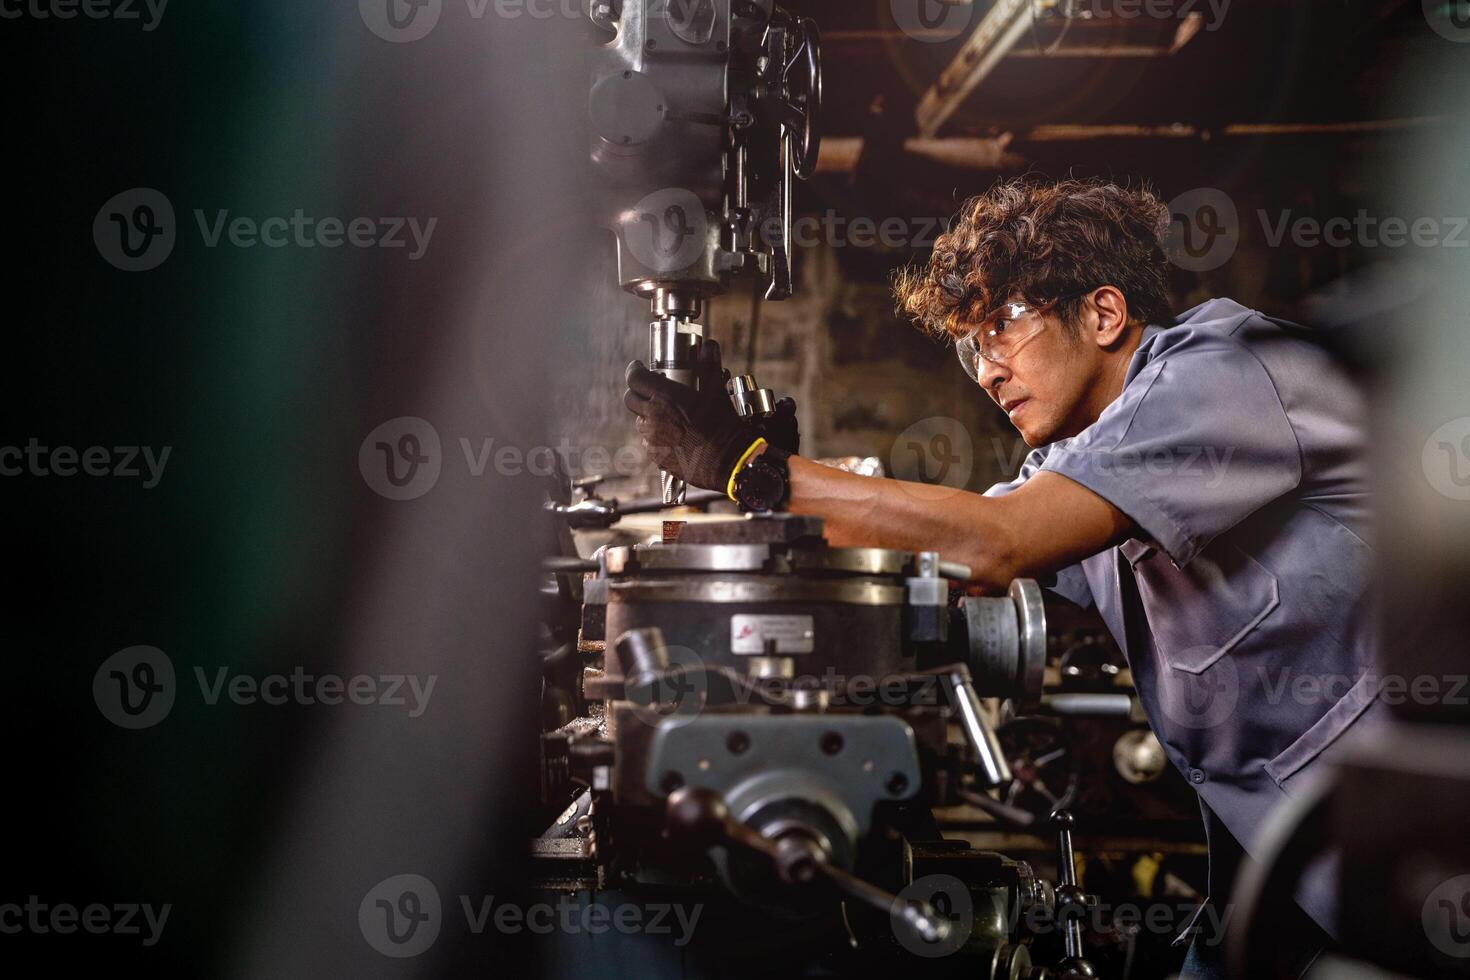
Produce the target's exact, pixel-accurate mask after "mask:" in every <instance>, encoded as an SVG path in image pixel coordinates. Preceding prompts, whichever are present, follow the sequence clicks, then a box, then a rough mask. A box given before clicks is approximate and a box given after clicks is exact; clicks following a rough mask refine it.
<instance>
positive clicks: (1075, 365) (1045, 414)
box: [975, 296, 1102, 448]
mask: <svg viewBox="0 0 1470 980" xmlns="http://www.w3.org/2000/svg"><path fill="white" fill-rule="evenodd" d="M1011 302H1014V303H1025V300H1024V299H1023V298H1022V297H1020V296H1013V297H1011ZM1028 310H1030V312H1027V313H1025V314H1024V315H1023V316H1022V317H1016V318H1014V319H1012V320H1009V321H1008V322H1003V323H1002V330H1003V331H1010V332H1011V333H1012V334H1013V335H1019V334H1026V335H1027V336H1026V337H1025V339H1024V340H1021V341H1019V342H1018V343H1016V344H1015V346H1014V348H1013V349H1011V350H1009V351H1006V352H1005V355H1004V356H1003V358H1002V359H1001V363H996V362H994V361H991V360H987V359H986V358H984V357H980V358H977V363H976V370H975V374H976V379H977V381H978V382H979V384H980V386H981V387H982V388H984V389H985V393H986V394H988V395H989V396H990V397H991V399H992V400H993V401H994V402H995V403H996V404H997V405H999V406H1000V407H1001V409H1002V411H1004V412H1005V413H1006V417H1007V418H1009V419H1010V420H1011V424H1012V425H1014V426H1015V427H1016V429H1017V430H1018V431H1019V432H1020V433H1021V438H1022V439H1024V440H1025V441H1026V445H1028V446H1031V447H1032V448H1035V447H1037V446H1044V445H1046V444H1048V443H1051V442H1055V441H1057V440H1058V439H1066V438H1068V437H1070V436H1074V435H1076V434H1077V433H1079V432H1081V431H1082V430H1083V429H1085V428H1087V426H1089V425H1091V424H1092V423H1093V422H1094V421H1096V418H1097V415H1096V410H1095V409H1094V407H1093V406H1092V399H1090V397H1089V396H1090V395H1091V394H1092V393H1093V391H1094V388H1095V387H1096V384H1097V381H1098V378H1099V377H1100V374H1101V369H1102V359H1101V351H1100V350H1099V349H1098V347H1097V345H1096V344H1090V343H1087V342H1086V340H1085V337H1086V329H1085V324H1084V328H1083V330H1082V336H1075V335H1074V333H1069V332H1068V331H1067V329H1066V328H1065V327H1064V326H1063V325H1062V322H1061V317H1060V316H1058V315H1057V314H1056V313H1055V312H1054V311H1052V310H1050V309H1044V310H1043V311H1036V310H1035V309H1034V308H1031V307H1029V304H1028ZM1034 318H1039V319H1034ZM991 322H994V321H991ZM1033 331H1034V332H1033Z"/></svg>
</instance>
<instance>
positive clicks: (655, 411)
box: [623, 341, 1133, 592]
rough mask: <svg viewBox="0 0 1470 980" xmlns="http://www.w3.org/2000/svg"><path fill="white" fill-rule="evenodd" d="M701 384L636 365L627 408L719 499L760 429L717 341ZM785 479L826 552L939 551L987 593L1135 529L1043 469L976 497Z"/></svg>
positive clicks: (679, 466) (826, 476)
mask: <svg viewBox="0 0 1470 980" xmlns="http://www.w3.org/2000/svg"><path fill="white" fill-rule="evenodd" d="M700 375H701V383H700V385H699V386H698V387H697V388H688V387H685V386H684V385H680V384H675V383H674V382H672V381H670V380H668V379H667V378H663V377H660V376H658V375H657V374H654V373H653V372H652V371H649V370H648V369H647V368H646V367H644V366H643V365H642V364H641V363H639V362H637V361H635V362H633V363H632V364H630V365H628V391H627V393H626V394H625V396H624V399H623V400H624V402H625V404H626V405H627V406H628V409H629V410H630V411H632V412H633V413H634V414H635V415H636V416H637V417H638V423H637V425H638V432H639V434H640V435H641V436H642V437H643V439H644V442H645V443H646V444H647V445H648V447H649V451H650V453H651V454H652V455H653V458H654V461H655V462H656V463H658V465H659V466H660V467H663V468H664V469H666V470H667V471H669V472H671V473H673V474H674V475H676V476H679V477H681V478H682V479H684V480H686V481H688V482H689V483H690V484H691V485H693V486H697V487H704V488H706V489H711V490H723V489H726V487H727V485H728V483H729V481H730V478H731V475H732V473H733V472H734V470H735V468H736V466H737V465H738V463H739V461H741V460H742V459H743V458H744V456H745V453H746V452H747V450H748V448H749V447H750V446H751V443H752V439H753V437H754V436H755V435H757V434H760V431H759V430H758V429H757V428H755V427H753V426H752V425H751V424H750V423H749V422H748V421H746V420H743V419H741V418H739V417H738V416H737V415H736V414H735V409H734V407H733V406H732V405H731V404H730V399H729V398H728V396H727V395H726V394H725V387H724V378H723V370H722V368H721V367H720V348H719V345H718V344H717V343H715V342H714V341H706V342H705V344H704V347H703V349H702V350H701V353H700ZM789 470H790V474H791V493H790V497H789V504H788V509H789V510H791V511H792V512H793V513H797V514H811V515H815V516H818V517H821V518H823V519H824V521H825V524H826V532H827V538H828V540H829V541H831V543H832V544H834V545H845V546H867V547H883V548H896V549H900V550H906V551H937V552H939V553H940V554H941V555H943V556H944V558H945V559H946V560H948V561H956V562H961V563H963V564H966V565H969V566H970V569H971V571H972V573H973V581H975V582H976V583H978V584H979V585H980V586H982V587H983V588H985V589H987V590H989V591H996V592H1003V591H1005V589H1006V588H1007V587H1009V585H1010V583H1011V580H1012V579H1014V578H1016V577H1017V576H1021V575H1038V574H1043V573H1047V572H1053V571H1057V570H1059V569H1062V568H1065V567H1067V566H1068V565H1072V564H1075V563H1076V562H1078V561H1080V560H1081V559H1083V558H1086V557H1088V556H1090V555H1095V554H1097V553H1098V552H1099V551H1102V550H1103V549H1104V548H1107V547H1108V546H1109V545H1112V544H1115V543H1117V542H1118V541H1120V540H1122V539H1123V538H1125V537H1126V536H1127V535H1128V533H1129V531H1130V530H1131V529H1132V527H1133V524H1132V522H1131V521H1130V520H1129V519H1128V518H1127V517H1126V516H1125V515H1124V514H1123V512H1122V511H1120V510H1118V509H1117V508H1116V507H1114V506H1113V505H1112V504H1110V503H1108V502H1107V501H1106V500H1104V499H1103V498H1102V497H1100V496H1098V495H1097V494H1095V493H1093V492H1092V491H1091V490H1088V489H1086V488H1085V487H1083V486H1082V485H1080V484H1078V483H1074V482H1073V481H1071V480H1069V479H1067V478H1066V477H1064V476H1060V475H1058V474H1055V473H1050V472H1046V471H1043V472H1040V473H1037V474H1036V475H1034V476H1033V477H1031V478H1030V479H1029V480H1027V481H1026V482H1025V483H1023V484H1022V485H1021V486H1020V487H1018V488H1017V489H1015V490H1013V491H1011V492H1010V493H1008V494H1005V495H1004V496H1000V497H982V496H980V495H979V494H974V493H965V492H964V491H961V490H956V489H954V488H953V487H945V486H931V485H929V484H924V483H906V482H901V481H899V480H875V479H873V478H872V477H867V476H856V475H854V474H852V473H845V472H843V471H841V470H837V469H833V468H831V467H828V466H823V465H821V464H820V463H814V462H812V461H811V460H808V459H803V458H802V457H800V456H792V457H791V458H790V461H789Z"/></svg>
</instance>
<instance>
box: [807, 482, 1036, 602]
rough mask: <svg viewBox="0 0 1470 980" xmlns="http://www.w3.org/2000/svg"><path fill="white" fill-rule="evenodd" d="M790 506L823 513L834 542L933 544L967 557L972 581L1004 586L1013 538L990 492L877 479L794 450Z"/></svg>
mask: <svg viewBox="0 0 1470 980" xmlns="http://www.w3.org/2000/svg"><path fill="white" fill-rule="evenodd" d="M790 468H791V501H790V510H791V512H792V513H794V514H812V515H815V516H819V517H821V518H823V520H824V522H825V525H826V533H827V539H828V541H830V542H831V543H832V544H833V545H836V546H839V547H871V548H897V549H900V550H904V551H938V552H939V553H940V554H941V555H942V556H943V557H944V558H945V560H947V561H956V562H960V563H962V564H965V565H969V566H970V569H971V573H972V575H973V579H974V581H976V582H977V583H979V584H980V585H981V586H983V587H985V588H986V589H993V590H997V591H1004V590H1005V588H1006V587H1007V586H1008V585H1009V583H1010V581H1011V579H1012V578H1014V577H1015V576H1014V574H1012V569H1013V567H1014V562H1015V551H1016V549H1015V546H1014V543H1013V542H1012V541H1011V537H1012V535H1011V534H1010V533H1009V532H1008V531H1007V529H1006V528H1004V527H1003V526H1001V524H1000V522H999V520H998V517H999V515H997V514H996V513H995V512H994V511H995V508H994V507H991V506H987V505H991V504H994V503H996V501H995V500H993V499H990V498H986V497H982V496H980V495H978V494H973V493H967V492H965V491H963V490H956V489H954V488H953V487H946V486H931V485H928V484H924V483H905V482H902V481H899V480H875V479H873V478H872V477H866V476H858V475H856V474H853V473H846V472H843V471H842V470H838V469H834V468H832V467H830V466H823V465H822V464H820V463H814V462H812V461H811V460H808V459H802V458H801V457H799V456H793V457H792V458H791V463H790Z"/></svg>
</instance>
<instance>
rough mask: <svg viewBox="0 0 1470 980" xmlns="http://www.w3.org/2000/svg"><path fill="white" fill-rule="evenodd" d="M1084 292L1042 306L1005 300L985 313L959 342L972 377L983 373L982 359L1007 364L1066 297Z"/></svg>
mask: <svg viewBox="0 0 1470 980" xmlns="http://www.w3.org/2000/svg"><path fill="white" fill-rule="evenodd" d="M1082 295H1084V293H1069V294H1067V295H1064V296H1058V297H1057V298H1056V299H1054V300H1052V301H1051V302H1049V303H1045V304H1043V305H1041V306H1033V305H1031V304H1030V303H1026V302H1014V303H1002V304H1001V305H1000V306H999V307H997V308H996V309H994V310H992V311H991V312H990V313H988V314H986V315H985V317H984V318H983V319H981V321H980V323H979V325H978V326H977V327H976V328H975V330H973V331H972V332H971V333H970V335H969V336H967V337H965V338H964V339H963V340H961V341H959V344H958V345H957V346H958V347H959V352H960V356H961V358H962V359H964V360H966V361H967V362H968V363H967V365H966V366H967V367H969V368H970V369H971V371H970V374H971V376H972V377H974V376H976V375H978V374H979V373H980V361H979V359H982V358H983V359H984V360H987V361H989V362H990V363H992V364H1005V363H1006V362H1007V361H1008V360H1009V359H1010V358H1012V357H1014V356H1015V354H1016V352H1017V351H1019V350H1020V349H1021V348H1022V347H1024V346H1025V345H1026V344H1027V343H1029V342H1030V341H1031V339H1032V338H1033V337H1035V336H1036V335H1037V334H1039V333H1041V331H1042V328H1044V327H1045V326H1046V314H1047V313H1049V312H1051V310H1052V309H1053V308H1054V307H1056V305H1057V304H1058V303H1061V302H1063V301H1065V300H1069V299H1075V298H1076V297H1078V296H1082Z"/></svg>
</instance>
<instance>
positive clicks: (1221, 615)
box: [1119, 539, 1281, 674]
mask: <svg viewBox="0 0 1470 980" xmlns="http://www.w3.org/2000/svg"><path fill="white" fill-rule="evenodd" d="M1119 550H1120V551H1122V553H1123V557H1124V558H1126V559H1127V560H1128V563H1129V564H1130V565H1131V566H1132V568H1133V576H1134V580H1135V581H1136V582H1137V583H1138V595H1139V599H1140V600H1141V601H1142V603H1143V610H1144V615H1145V617H1146V619H1147V621H1148V628H1149V632H1150V633H1151V634H1152V635H1153V640H1154V648H1155V649H1156V650H1157V651H1158V654H1159V657H1160V658H1161V659H1162V660H1163V661H1164V662H1165V663H1167V664H1168V665H1169V666H1170V667H1172V668H1174V669H1176V670H1182V671H1185V672H1187V673H1191V674H1199V673H1202V672H1204V671H1206V670H1208V669H1209V668H1210V667H1211V665H1213V664H1214V663H1215V662H1216V661H1217V660H1219V659H1220V658H1221V657H1223V656H1224V655H1225V654H1227V653H1229V652H1230V651H1231V650H1233V649H1235V648H1236V647H1238V646H1240V644H1241V643H1242V642H1243V641H1244V640H1245V639H1246V637H1248V636H1249V635H1250V633H1251V631H1252V630H1254V629H1255V628H1256V627H1257V626H1259V625H1260V623H1261V620H1263V619H1265V618H1266V617H1267V616H1268V615H1270V614H1271V611H1272V610H1273V609H1275V608H1276V607H1277V606H1278V605H1280V603H1281V591H1280V588H1279V586H1278V584H1277V581H1276V576H1275V575H1274V574H1273V573H1272V572H1271V570H1270V569H1268V568H1266V567H1265V566H1264V565H1262V564H1261V563H1260V562H1258V561H1256V560H1255V559H1254V558H1252V557H1251V556H1250V555H1248V554H1246V553H1245V552H1244V551H1243V550H1241V549H1240V548H1238V547H1236V546H1234V545H1231V544H1226V543H1224V542H1221V541H1217V542H1215V543H1214V544H1213V545H1211V546H1210V547H1209V548H1206V549H1205V551H1203V552H1201V553H1200V554H1199V555H1197V556H1195V558H1194V560H1193V561H1191V562H1189V563H1188V564H1187V565H1186V566H1185V567H1184V568H1179V567H1177V566H1175V564H1174V563H1173V562H1172V561H1170V560H1169V557H1168V556H1167V555H1166V554H1164V553H1163V552H1162V551H1161V550H1159V548H1158V547H1157V546H1156V545H1154V544H1152V543H1151V542H1146V541H1139V540H1136V539H1134V540H1129V541H1125V542H1124V543H1123V544H1122V545H1121V546H1120V549H1119Z"/></svg>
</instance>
